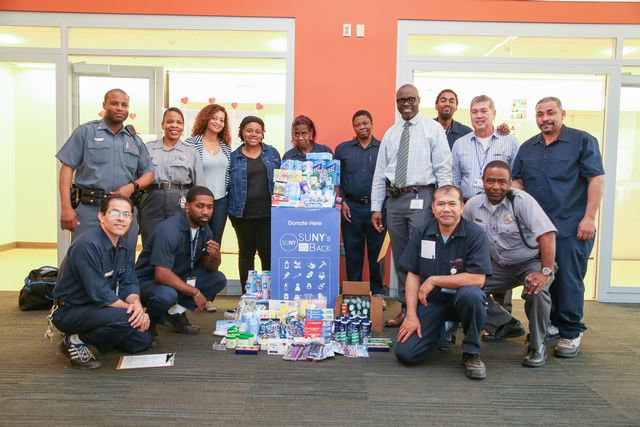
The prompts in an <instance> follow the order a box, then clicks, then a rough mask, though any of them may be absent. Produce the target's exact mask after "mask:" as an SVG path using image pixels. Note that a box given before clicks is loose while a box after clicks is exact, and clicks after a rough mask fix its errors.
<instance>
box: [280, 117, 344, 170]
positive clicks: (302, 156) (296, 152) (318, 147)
mask: <svg viewBox="0 0 640 427" xmlns="http://www.w3.org/2000/svg"><path fill="white" fill-rule="evenodd" d="M316 136H317V132H316V126H315V125H314V124H313V121H311V119H310V118H309V117H307V116H298V117H296V118H295V119H294V120H293V123H291V143H292V145H293V148H292V149H290V150H289V151H287V152H286V153H284V156H282V160H283V161H284V160H300V161H302V162H304V161H305V160H307V154H308V153H331V154H333V152H332V151H331V148H329V147H327V146H326V145H322V144H318V143H317V142H316Z"/></svg>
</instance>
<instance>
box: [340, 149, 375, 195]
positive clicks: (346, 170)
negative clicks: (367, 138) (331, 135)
mask: <svg viewBox="0 0 640 427" xmlns="http://www.w3.org/2000/svg"><path fill="white" fill-rule="evenodd" d="M379 149H380V141H379V140H377V139H376V138H375V137H372V138H371V142H370V143H369V145H367V148H362V145H360V141H359V140H358V138H353V139H352V140H351V141H345V142H343V143H341V144H340V145H338V147H336V155H335V159H336V160H340V187H341V190H342V194H343V195H346V194H348V195H350V196H351V197H355V198H356V199H357V198H363V197H370V196H371V182H372V181H373V173H374V172H375V170H376V161H377V160H378V150H379Z"/></svg>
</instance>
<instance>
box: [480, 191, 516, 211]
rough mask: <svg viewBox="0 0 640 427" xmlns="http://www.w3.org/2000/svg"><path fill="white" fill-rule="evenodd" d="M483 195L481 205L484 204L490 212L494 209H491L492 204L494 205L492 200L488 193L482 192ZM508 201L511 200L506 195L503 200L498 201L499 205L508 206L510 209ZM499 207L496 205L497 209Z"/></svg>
mask: <svg viewBox="0 0 640 427" xmlns="http://www.w3.org/2000/svg"><path fill="white" fill-rule="evenodd" d="M482 196H483V197H482V204H481V206H482V207H483V208H485V209H486V210H488V211H489V212H493V211H492V210H491V206H492V205H491V202H490V201H489V198H488V197H487V195H486V194H485V193H482ZM508 203H509V200H508V199H507V197H506V196H505V198H504V199H502V201H501V202H500V203H498V206H504V207H506V208H507V209H509V205H508ZM497 209H498V208H497V207H496V210H497Z"/></svg>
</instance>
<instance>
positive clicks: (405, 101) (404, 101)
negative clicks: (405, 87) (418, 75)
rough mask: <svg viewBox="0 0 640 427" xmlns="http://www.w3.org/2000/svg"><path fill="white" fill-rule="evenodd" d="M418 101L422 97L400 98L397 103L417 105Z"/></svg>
mask: <svg viewBox="0 0 640 427" xmlns="http://www.w3.org/2000/svg"><path fill="white" fill-rule="evenodd" d="M418 99H420V97H416V96H410V97H408V98H398V99H396V102H397V103H398V105H404V104H409V105H413V104H415V103H416V101H417V100H418Z"/></svg>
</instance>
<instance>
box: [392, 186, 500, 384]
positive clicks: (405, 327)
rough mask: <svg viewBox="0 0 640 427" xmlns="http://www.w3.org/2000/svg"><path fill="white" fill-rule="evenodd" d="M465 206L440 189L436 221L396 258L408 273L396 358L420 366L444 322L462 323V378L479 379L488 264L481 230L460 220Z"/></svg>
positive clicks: (452, 191) (457, 195)
mask: <svg viewBox="0 0 640 427" xmlns="http://www.w3.org/2000/svg"><path fill="white" fill-rule="evenodd" d="M463 205H464V203H463V199H462V192H461V191H460V189H459V188H458V187H455V186H453V185H444V186H441V187H439V188H438V189H437V190H436V192H435V194H434V196H433V203H432V205H431V208H432V210H433V216H434V219H431V220H429V221H427V223H426V224H424V225H423V226H421V227H419V228H417V229H416V231H415V232H414V233H413V234H412V235H411V239H410V240H409V243H408V244H407V246H406V249H405V250H404V253H403V254H402V257H401V258H400V266H401V267H402V268H404V269H406V270H407V282H406V288H405V295H406V301H407V315H406V317H405V320H404V322H403V323H402V325H401V326H400V331H399V332H398V343H397V345H396V349H395V353H396V357H397V358H398V359H399V360H400V361H401V362H403V363H406V364H415V363H418V362H420V361H422V360H424V359H425V358H426V357H427V355H428V354H429V353H430V352H432V351H434V350H437V349H438V348H439V347H440V346H442V344H443V343H444V341H445V339H446V335H447V330H446V328H445V322H446V321H454V322H461V323H462V328H463V331H464V334H465V337H464V340H463V341H462V361H463V363H464V366H465V371H466V375H467V376H468V377H469V378H474V379H483V378H485V377H486V376H487V372H486V368H485V365H484V363H483V362H482V360H481V359H480V332H481V331H482V328H483V325H484V322H485V318H486V314H487V306H486V299H485V295H484V291H483V290H482V287H483V285H484V282H485V278H486V276H487V275H490V274H491V259H490V258H489V245H488V242H487V238H486V236H485V234H484V232H483V231H482V229H481V228H480V227H478V226H477V225H476V224H474V223H473V222H470V221H467V220H466V219H464V218H461V215H462V211H463Z"/></svg>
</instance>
